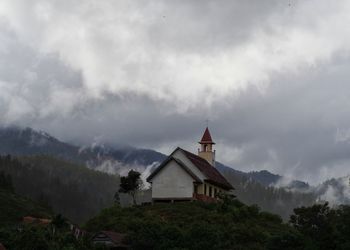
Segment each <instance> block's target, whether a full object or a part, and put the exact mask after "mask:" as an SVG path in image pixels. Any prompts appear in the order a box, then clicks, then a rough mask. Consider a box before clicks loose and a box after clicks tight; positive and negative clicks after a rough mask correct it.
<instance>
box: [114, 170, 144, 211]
mask: <svg viewBox="0 0 350 250" xmlns="http://www.w3.org/2000/svg"><path fill="white" fill-rule="evenodd" d="M140 176H141V173H139V172H137V171H134V170H130V171H129V173H128V175H127V176H122V177H120V188H119V192H121V193H127V194H129V195H130V196H131V197H132V200H133V203H134V205H136V193H137V191H139V190H140V189H141V187H142V180H141V178H140Z"/></svg>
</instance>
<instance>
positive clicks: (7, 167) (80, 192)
mask: <svg viewBox="0 0 350 250" xmlns="http://www.w3.org/2000/svg"><path fill="white" fill-rule="evenodd" d="M0 173H2V175H0V180H1V179H4V182H5V183H6V181H5V180H6V178H9V176H10V177H11V181H10V180H8V182H9V181H10V182H11V185H13V187H12V188H13V189H14V191H15V192H16V193H17V194H19V195H22V196H26V197H29V198H31V199H32V200H34V201H36V202H38V203H40V204H41V205H42V206H44V207H49V208H50V209H52V210H53V211H54V212H55V213H60V214H63V215H64V216H66V217H67V218H69V219H70V220H71V221H72V222H74V223H82V222H84V221H86V220H87V219H88V218H91V217H92V216H94V215H97V214H98V213H99V211H100V210H101V209H103V208H106V207H109V206H111V205H112V204H113V202H114V194H115V192H116V191H117V190H118V188H119V177H118V176H115V175H109V174H106V173H102V172H98V171H94V170H90V169H88V168H86V167H84V166H80V165H77V164H74V163H69V162H66V161H63V160H59V159H56V158H53V157H50V156H30V157H29V156H28V157H20V158H13V157H11V156H3V157H0ZM1 176H3V177H1ZM7 185H9V184H7Z"/></svg>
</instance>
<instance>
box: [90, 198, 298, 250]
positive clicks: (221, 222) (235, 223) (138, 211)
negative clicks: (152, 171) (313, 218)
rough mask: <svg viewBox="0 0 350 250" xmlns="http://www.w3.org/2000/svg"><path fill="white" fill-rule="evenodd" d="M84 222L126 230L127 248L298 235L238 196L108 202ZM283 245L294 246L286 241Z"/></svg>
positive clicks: (263, 242) (263, 243)
mask: <svg viewBox="0 0 350 250" xmlns="http://www.w3.org/2000/svg"><path fill="white" fill-rule="evenodd" d="M85 228H86V229H87V230H88V231H92V232H97V231H100V230H112V231H117V232H122V233H127V234H128V235H129V237H130V244H132V247H133V249H201V250H203V249H278V248H274V246H278V243H276V242H275V241H276V239H277V242H278V241H279V239H280V238H283V235H284V234H287V235H289V236H291V237H292V238H293V237H295V238H297V235H298V234H297V232H296V231H295V230H294V229H293V228H292V227H290V226H289V225H287V224H284V223H283V221H282V219H281V218H280V217H279V216H278V215H273V214H270V213H266V212H261V211H260V210H259V208H258V207H257V206H246V205H244V204H243V203H241V202H239V201H238V200H234V201H231V202H230V204H224V203H219V204H206V203H201V202H187V203H175V204H154V205H148V206H139V207H130V208H122V207H119V206H113V207H111V208H108V209H105V210H103V211H102V212H101V214H100V215H99V216H97V217H95V218H93V219H91V220H89V221H88V222H87V223H86V225H85ZM285 249H295V248H294V245H293V244H291V248H288V247H287V248H285Z"/></svg>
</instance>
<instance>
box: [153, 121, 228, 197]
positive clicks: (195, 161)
mask: <svg viewBox="0 0 350 250" xmlns="http://www.w3.org/2000/svg"><path fill="white" fill-rule="evenodd" d="M199 144H200V149H198V155H196V154H193V153H191V152H189V151H186V150H184V149H182V148H179V147H178V148H176V149H175V150H174V151H173V152H172V153H171V154H170V155H169V156H168V157H167V159H166V160H164V162H162V163H161V164H160V165H159V167H158V168H157V169H155V170H154V171H153V172H152V174H151V175H150V176H149V177H148V178H147V181H148V182H149V183H151V185H152V201H153V202H175V201H192V200H202V201H215V200H216V194H217V193H219V192H223V193H225V192H229V191H230V190H233V187H232V186H231V184H230V183H229V182H228V181H227V180H226V179H225V177H223V176H222V175H221V174H220V172H219V171H218V170H217V169H216V168H215V150H213V146H214V145H215V143H214V142H213V140H212V137H211V135H210V132H209V129H208V127H207V128H206V129H205V131H204V134H203V136H202V139H201V140H200V142H199Z"/></svg>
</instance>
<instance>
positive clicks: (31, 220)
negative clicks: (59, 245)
mask: <svg viewBox="0 0 350 250" xmlns="http://www.w3.org/2000/svg"><path fill="white" fill-rule="evenodd" d="M22 222H23V224H33V225H37V226H48V225H50V223H51V222H52V220H50V219H45V218H36V217H32V216H25V217H23V218H22Z"/></svg>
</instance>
